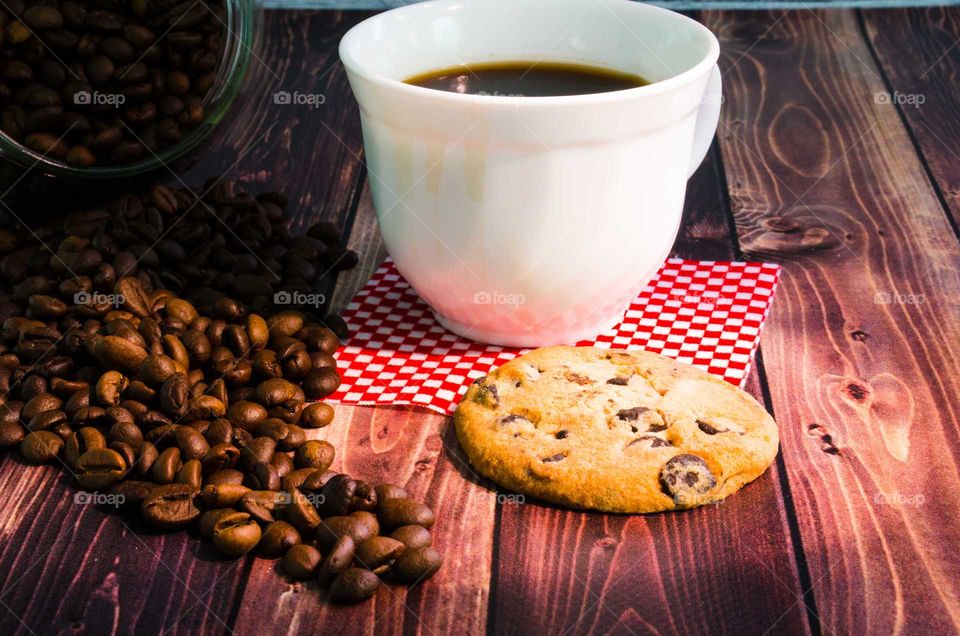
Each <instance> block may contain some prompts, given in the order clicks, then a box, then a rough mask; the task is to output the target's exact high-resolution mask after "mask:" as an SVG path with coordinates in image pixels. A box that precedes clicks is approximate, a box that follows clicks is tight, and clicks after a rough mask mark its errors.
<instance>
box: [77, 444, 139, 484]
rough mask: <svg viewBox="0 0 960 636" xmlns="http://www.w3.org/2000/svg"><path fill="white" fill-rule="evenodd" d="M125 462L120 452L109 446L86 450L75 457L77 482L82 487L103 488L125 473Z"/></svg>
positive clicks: (116, 480)
mask: <svg viewBox="0 0 960 636" xmlns="http://www.w3.org/2000/svg"><path fill="white" fill-rule="evenodd" d="M126 470H127V463H126V462H125V461H124V459H123V457H122V456H121V455H120V453H118V452H116V451H113V450H110V449H109V448H95V449H91V450H88V451H87V452H85V453H84V454H83V455H81V456H80V458H79V459H77V473H76V475H77V482H78V483H79V484H80V486H81V487H83V488H88V489H90V490H104V489H106V488H108V487H110V486H112V485H113V484H115V483H116V482H118V481H119V480H120V479H121V478H122V477H123V476H124V474H125V473H126Z"/></svg>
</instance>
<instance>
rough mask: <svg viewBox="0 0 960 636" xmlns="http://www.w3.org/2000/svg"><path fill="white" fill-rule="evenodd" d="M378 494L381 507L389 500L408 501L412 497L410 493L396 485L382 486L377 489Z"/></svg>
mask: <svg viewBox="0 0 960 636" xmlns="http://www.w3.org/2000/svg"><path fill="white" fill-rule="evenodd" d="M376 493H377V500H378V501H379V502H380V504H379V505H382V504H383V502H384V501H386V500H387V499H407V498H408V497H410V493H408V492H407V491H406V490H405V489H404V488H402V487H401V486H397V485H396V484H380V485H379V486H377V487H376Z"/></svg>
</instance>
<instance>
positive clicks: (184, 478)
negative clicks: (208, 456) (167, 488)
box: [174, 459, 203, 490]
mask: <svg viewBox="0 0 960 636" xmlns="http://www.w3.org/2000/svg"><path fill="white" fill-rule="evenodd" d="M174 482H176V483H178V484H188V485H190V486H192V487H193V488H196V489H197V490H199V489H200V486H202V485H203V478H202V467H201V464H200V460H199V459H191V460H188V461H186V462H184V463H183V466H181V467H180V470H178V471H177V476H176V477H175V478H174Z"/></svg>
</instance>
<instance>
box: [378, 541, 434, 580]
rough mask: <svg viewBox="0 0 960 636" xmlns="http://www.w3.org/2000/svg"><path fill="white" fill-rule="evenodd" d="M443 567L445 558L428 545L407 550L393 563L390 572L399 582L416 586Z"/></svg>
mask: <svg viewBox="0 0 960 636" xmlns="http://www.w3.org/2000/svg"><path fill="white" fill-rule="evenodd" d="M441 565H443V556H442V555H441V554H440V552H438V551H437V549H436V548H433V547H431V546H429V545H428V546H423V547H420V548H415V549H412V550H407V551H406V552H404V553H403V554H401V555H400V556H399V557H398V558H397V559H396V560H395V561H394V562H393V565H392V566H391V568H390V570H391V572H392V573H393V578H394V579H395V580H396V581H397V582H399V583H405V584H407V585H414V584H416V583H419V582H420V581H423V580H424V579H428V578H430V577H431V576H433V575H434V574H436V572H437V570H439V569H440V566H441Z"/></svg>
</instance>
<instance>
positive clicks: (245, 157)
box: [0, 12, 365, 634]
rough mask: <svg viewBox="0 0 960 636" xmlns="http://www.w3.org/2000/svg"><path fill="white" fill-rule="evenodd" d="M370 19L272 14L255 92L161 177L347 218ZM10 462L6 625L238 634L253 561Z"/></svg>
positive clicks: (1, 505) (311, 217)
mask: <svg viewBox="0 0 960 636" xmlns="http://www.w3.org/2000/svg"><path fill="white" fill-rule="evenodd" d="M363 17H365V16H364V15H362V14H346V15H345V14H341V13H338V12H301V13H297V12H267V14H266V20H265V25H264V30H265V33H266V34H268V35H267V36H266V37H265V38H264V41H265V42H269V43H270V45H269V47H267V48H265V49H261V50H258V51H257V53H258V55H259V56H260V58H261V59H262V62H260V61H256V60H254V61H253V62H252V75H251V79H250V81H249V87H248V88H247V89H246V91H245V98H244V100H243V101H242V102H240V103H238V104H237V105H236V107H235V108H234V109H233V110H232V111H231V114H230V116H229V117H228V119H227V120H225V122H224V123H223V124H222V126H221V128H220V129H219V130H218V132H217V133H215V134H214V139H213V140H212V141H211V143H210V145H209V147H208V149H207V150H206V151H205V154H204V155H203V157H202V158H201V159H200V161H199V162H198V163H197V164H196V165H194V166H193V167H191V169H190V170H189V171H188V172H187V173H185V174H182V175H180V176H179V178H177V177H174V176H173V175H163V174H160V175H159V176H160V177H168V180H169V181H170V182H172V183H178V182H179V181H180V180H182V181H183V182H185V183H187V184H189V185H191V186H195V187H199V186H201V185H203V182H204V181H205V179H206V178H207V177H209V176H217V175H219V174H224V173H229V174H230V175H231V176H233V177H235V178H238V179H239V180H240V181H241V182H242V183H243V184H244V185H245V186H247V187H249V188H250V189H251V191H253V192H258V191H261V190H267V189H277V190H281V191H284V192H288V193H290V195H291V204H290V207H289V209H288V213H289V214H290V217H291V225H292V226H293V227H294V228H303V227H305V226H307V225H309V224H311V223H313V222H315V221H317V220H319V219H329V220H334V221H337V222H340V223H345V222H349V221H350V220H351V219H352V210H353V207H354V206H355V202H356V197H357V196H358V194H359V193H358V191H357V186H358V184H359V183H360V179H361V176H362V174H363V168H362V165H361V162H360V158H359V153H360V151H361V146H362V143H361V139H360V130H359V122H358V121H357V117H356V112H355V110H353V109H354V107H353V101H352V97H350V96H349V89H348V86H347V83H346V79H345V77H344V74H343V71H342V68H341V67H339V64H338V62H337V58H336V45H337V42H339V39H340V37H341V36H342V34H343V33H344V32H345V31H346V29H348V28H349V27H350V26H352V25H353V24H355V23H356V22H357V21H359V20H360V19H362V18H363ZM281 89H283V90H289V91H293V90H300V91H311V92H314V91H316V92H322V93H323V94H324V95H326V98H327V99H326V103H325V108H324V109H320V110H318V111H310V110H309V109H306V108H305V107H304V108H303V109H301V108H300V107H297V106H285V105H278V104H274V102H273V93H274V92H275V91H277V90H281ZM328 128H329V130H328ZM347 230H349V228H347ZM331 284H332V278H331ZM0 461H2V463H0V492H3V493H4V494H5V497H4V498H2V499H0V537H2V538H3V541H2V542H0V633H3V634H9V633H15V632H18V631H19V632H23V633H31V632H35V633H51V632H72V631H74V630H81V629H86V630H89V631H92V632H96V633H101V632H104V631H109V630H114V631H116V632H119V633H134V632H143V633H159V632H163V631H165V630H168V629H169V630H172V633H188V634H196V633H205V634H206V633H211V634H215V633H226V632H229V631H231V629H232V628H233V623H234V621H235V619H236V613H237V611H238V610H239V607H240V600H241V598H242V591H243V588H244V586H245V585H246V579H247V577H248V576H249V573H250V570H251V569H252V568H253V567H254V566H255V564H254V562H253V561H252V560H250V559H242V560H234V561H223V560H221V559H219V558H218V557H217V556H216V555H215V554H214V553H213V550H212V548H211V547H210V546H209V545H208V544H205V543H201V542H199V541H198V540H197V539H196V538H195V537H193V538H192V537H188V536H187V535H186V534H184V533H175V534H171V535H160V534H154V533H152V532H151V531H149V530H147V529H145V528H142V527H140V526H139V525H134V522H133V521H131V520H130V519H129V518H123V517H118V516H116V515H109V516H108V515H106V514H105V513H104V512H103V511H101V510H100V509H98V508H95V507H94V506H89V505H74V503H73V501H74V500H73V495H74V493H75V489H74V487H73V486H72V484H69V483H68V481H67V480H66V479H65V478H64V476H63V474H62V473H61V472H59V471H58V470H56V469H55V468H53V467H46V468H37V467H34V466H27V465H24V464H22V463H20V462H19V460H18V459H17V457H16V456H15V455H12V454H5V456H4V458H3V459H2V460H0ZM34 519H41V520H43V521H39V522H36V523H34V521H33V520H34ZM131 528H132V530H131Z"/></svg>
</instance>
